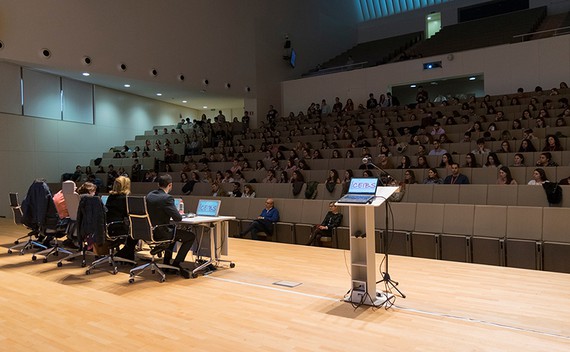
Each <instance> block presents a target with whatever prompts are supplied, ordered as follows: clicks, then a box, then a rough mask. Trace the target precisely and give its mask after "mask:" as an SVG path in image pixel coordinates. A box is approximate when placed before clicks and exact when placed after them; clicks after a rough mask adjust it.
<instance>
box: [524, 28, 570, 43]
mask: <svg viewBox="0 0 570 352" xmlns="http://www.w3.org/2000/svg"><path fill="white" fill-rule="evenodd" d="M559 31H567V32H564V33H570V26H566V27H559V28H555V29H547V30H544V31H537V32H531V33H525V34H517V35H513V39H515V38H522V39H521V41H522V40H524V38H525V37H527V36H533V35H537V34H543V33H551V32H554V34H553V35H552V36H553V37H554V36H556V35H558V32H559ZM564 33H563V34H564Z"/></svg>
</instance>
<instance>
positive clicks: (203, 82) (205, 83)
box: [202, 78, 210, 86]
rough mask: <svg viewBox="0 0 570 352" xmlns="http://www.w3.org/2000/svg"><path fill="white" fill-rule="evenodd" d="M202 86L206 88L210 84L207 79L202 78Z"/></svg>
mask: <svg viewBox="0 0 570 352" xmlns="http://www.w3.org/2000/svg"><path fill="white" fill-rule="evenodd" d="M202 84H203V85H205V86H207V85H208V84H210V81H208V79H207V78H204V79H203V80H202Z"/></svg>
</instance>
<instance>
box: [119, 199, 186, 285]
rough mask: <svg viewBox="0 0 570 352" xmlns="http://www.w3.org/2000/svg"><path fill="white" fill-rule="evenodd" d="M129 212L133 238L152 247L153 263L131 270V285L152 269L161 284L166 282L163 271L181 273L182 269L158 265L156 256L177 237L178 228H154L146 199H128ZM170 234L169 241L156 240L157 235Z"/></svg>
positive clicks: (158, 226)
mask: <svg viewBox="0 0 570 352" xmlns="http://www.w3.org/2000/svg"><path fill="white" fill-rule="evenodd" d="M127 212H128V214H129V223H130V229H131V237H132V238H133V239H134V240H142V241H143V242H144V243H146V245H148V246H149V247H150V254H151V261H150V262H148V263H145V264H143V265H140V266H138V267H136V268H133V269H131V271H130V274H131V275H130V278H129V283H131V284H132V283H133V282H135V276H138V275H141V274H142V273H143V272H144V271H145V270H147V269H150V271H151V272H152V273H153V274H154V273H158V274H159V275H160V282H164V281H166V275H165V274H164V272H163V270H162V269H170V270H175V271H178V272H179V271H180V268H178V267H175V266H172V265H166V264H161V263H157V262H156V261H155V256H156V255H157V254H158V253H160V252H162V251H163V250H164V249H166V248H167V247H168V246H169V245H170V244H171V243H172V242H174V238H175V236H176V226H174V225H170V224H165V225H157V226H153V225H152V223H151V221H150V217H149V215H148V210H147V206H146V197H127ZM158 231H160V232H161V234H163V235H164V234H166V233H168V234H169V235H168V238H167V239H161V240H158V239H155V233H157V232H158Z"/></svg>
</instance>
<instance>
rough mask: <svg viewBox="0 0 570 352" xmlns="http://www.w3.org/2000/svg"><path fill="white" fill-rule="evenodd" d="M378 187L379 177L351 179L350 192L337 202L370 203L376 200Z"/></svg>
mask: <svg viewBox="0 0 570 352" xmlns="http://www.w3.org/2000/svg"><path fill="white" fill-rule="evenodd" d="M376 187H378V179H377V178H372V177H371V178H357V177H353V178H352V179H351V180H350V186H349V187H348V193H347V194H345V195H344V197H342V198H341V199H339V200H338V201H337V203H349V204H350V203H352V204H368V203H371V202H372V201H373V200H374V197H375V196H376Z"/></svg>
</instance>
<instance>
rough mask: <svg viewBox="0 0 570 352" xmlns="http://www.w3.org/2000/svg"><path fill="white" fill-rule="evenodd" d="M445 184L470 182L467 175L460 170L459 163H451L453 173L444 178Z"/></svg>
mask: <svg viewBox="0 0 570 352" xmlns="http://www.w3.org/2000/svg"><path fill="white" fill-rule="evenodd" d="M443 183H444V184H469V179H468V178H467V176H465V175H463V174H462V173H461V172H460V170H459V164H457V163H453V164H452V165H451V175H449V176H447V177H446V178H445V179H444V180H443Z"/></svg>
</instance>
